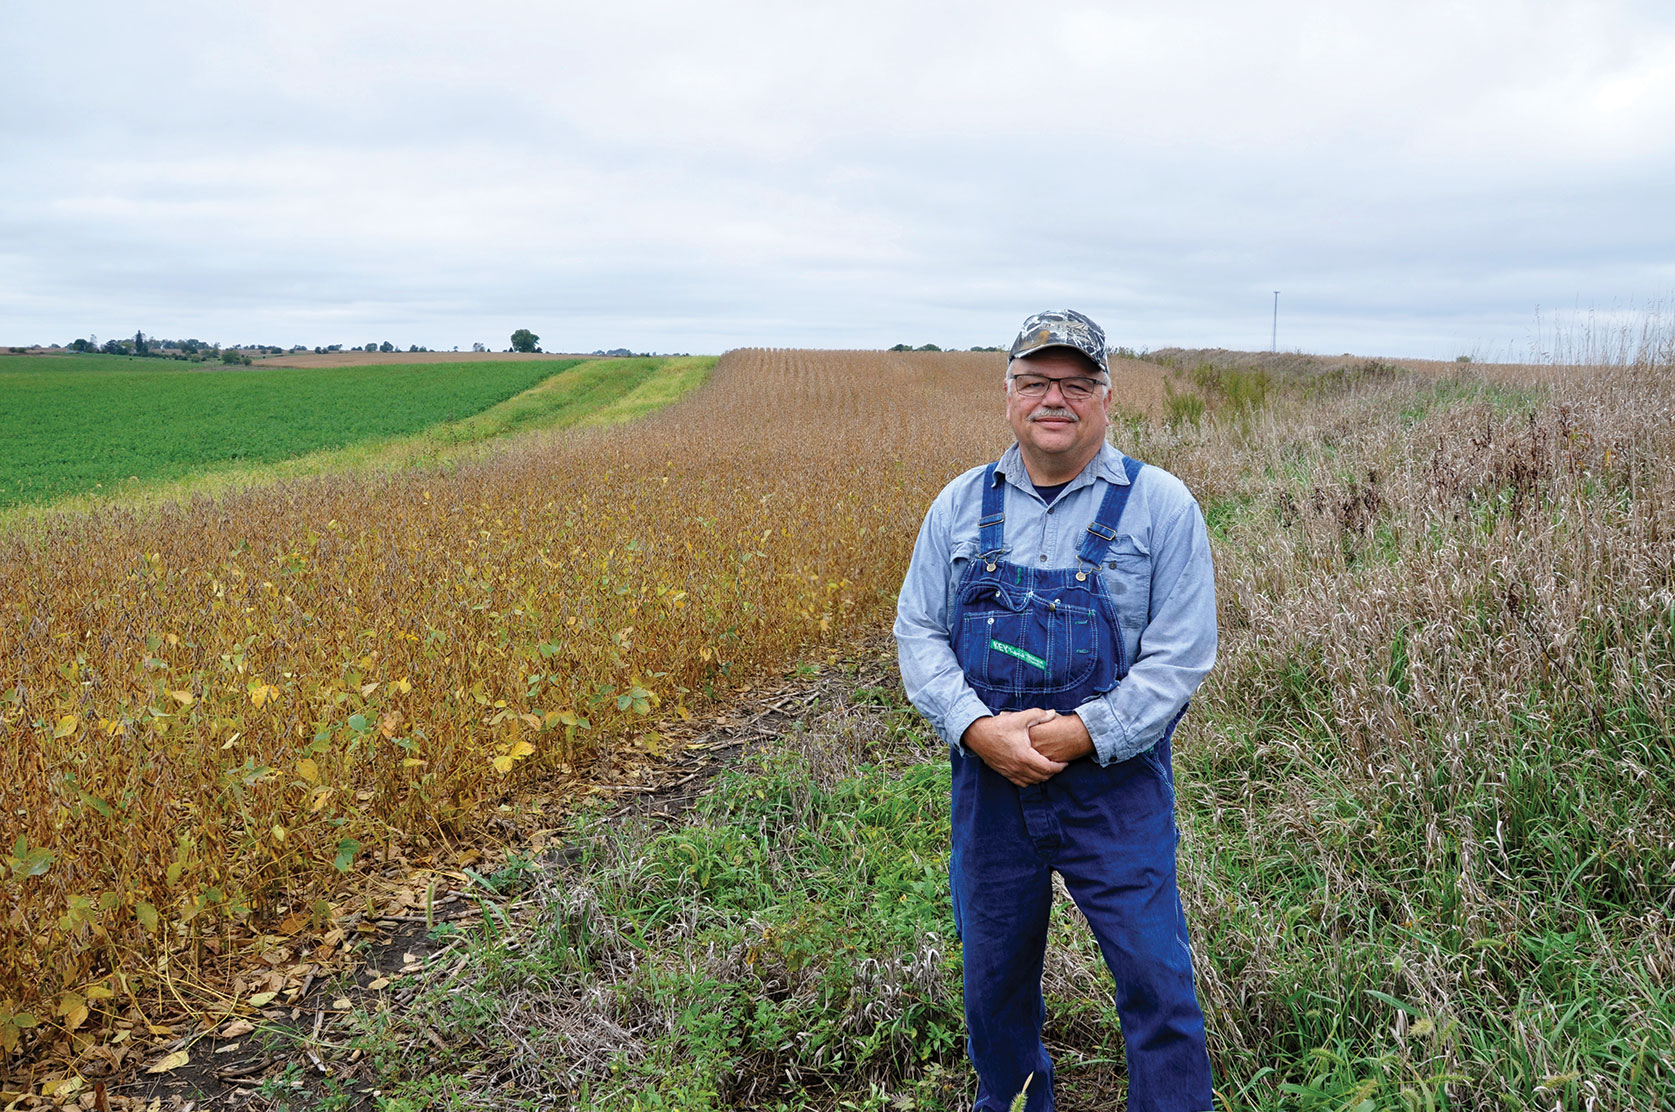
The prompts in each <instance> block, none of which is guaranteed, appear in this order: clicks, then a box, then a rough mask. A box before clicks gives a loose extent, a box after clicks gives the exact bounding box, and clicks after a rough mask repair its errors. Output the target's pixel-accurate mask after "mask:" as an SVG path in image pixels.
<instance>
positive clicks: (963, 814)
mask: <svg viewBox="0 0 1675 1112" xmlns="http://www.w3.org/2000/svg"><path fill="white" fill-rule="evenodd" d="M1141 466H1142V465H1141V464H1140V463H1139V462H1138V461H1136V460H1132V459H1129V458H1127V457H1126V456H1125V457H1124V458H1123V468H1124V470H1125V471H1126V472H1127V474H1128V479H1129V482H1128V484H1126V485H1123V484H1118V483H1113V484H1111V486H1110V489H1109V490H1108V491H1107V492H1106V494H1105V498H1104V500H1103V502H1102V503H1101V505H1100V507H1099V512H1098V514H1097V515H1096V516H1095V518H1094V522H1093V524H1092V525H1090V526H1089V527H1088V532H1087V536H1086V537H1085V538H1084V539H1083V541H1082V546H1081V549H1080V551H1079V552H1078V553H1077V566H1075V567H1070V568H1032V567H1026V566H1024V565H1022V564H1016V563H1012V562H1011V561H1008V560H1006V559H1004V554H1005V552H1006V551H1007V550H1006V547H1005V537H1004V530H1003V522H1004V521H1005V513H1004V505H1005V494H1006V484H1005V483H1004V482H996V479H995V465H994V464H991V465H990V466H989V469H988V471H987V472H986V473H985V475H984V485H983V513H982V517H981V519H980V521H979V523H978V529H979V532H978V550H979V551H978V554H977V556H976V557H974V558H973V559H972V560H971V562H970V564H969V565H967V567H966V570H965V573H964V575H963V577H962V578H961V580H960V583H959V586H958V588H957V592H956V602H955V606H954V612H953V625H952V634H953V640H954V654H955V657H956V658H957V659H958V660H959V662H960V666H961V667H962V668H963V669H964V670H965V677H966V681H967V682H968V683H970V684H971V686H972V687H973V688H974V689H975V690H976V692H977V695H978V697H979V698H980V699H982V700H983V702H984V703H985V704H986V705H987V706H988V708H989V710H990V711H992V712H995V713H1000V712H1002V711H1011V710H1026V709H1029V708H1031V707H1042V708H1045V709H1051V710H1056V711H1058V712H1059V713H1061V714H1068V713H1070V712H1072V711H1074V710H1075V709H1076V708H1077V707H1079V706H1081V705H1082V704H1083V703H1085V702H1087V701H1088V700H1089V699H1091V698H1093V697H1094V696H1095V695H1098V694H1100V693H1103V692H1106V691H1109V690H1110V689H1111V688H1112V687H1114V686H1115V685H1116V684H1117V682H1118V681H1119V680H1121V679H1122V677H1123V676H1125V675H1126V674H1127V673H1128V668H1129V665H1130V662H1129V661H1128V660H1126V659H1124V653H1123V647H1122V646H1123V641H1122V636H1121V632H1120V629H1119V627H1118V620H1117V612H1116V608H1115V606H1114V605H1113V604H1112V601H1111V598H1110V597H1109V595H1107V593H1106V590H1105V587H1104V586H1103V585H1102V583H1101V582H1100V576H1099V573H1098V569H1099V566H1100V563H1101V561H1103V560H1104V558H1105V555H1106V549H1107V546H1108V545H1109V544H1110V542H1111V539H1112V538H1113V537H1115V536H1116V532H1117V524H1118V522H1119V521H1120V520H1121V519H1122V513H1123V507H1124V506H1125V505H1126V504H1127V501H1128V495H1129V492H1130V491H1132V490H1133V487H1134V479H1135V476H1137V475H1138V474H1139V472H1140V468H1141ZM1176 720H1177V721H1179V718H1178V717H1177V719H1176ZM1173 732H1174V726H1173V724H1171V726H1170V728H1169V730H1168V731H1167V732H1166V733H1165V734H1164V736H1163V739H1162V740H1161V741H1159V742H1158V743H1157V745H1156V746H1154V747H1153V748H1152V749H1150V750H1148V751H1146V752H1145V753H1142V754H1141V755H1139V756H1137V757H1134V758H1133V759H1131V760H1127V761H1122V762H1120V763H1116V764H1112V765H1109V766H1104V767H1102V766H1100V765H1099V764H1097V763H1096V762H1095V761H1094V760H1093V759H1092V758H1091V757H1084V758H1081V759H1079V760H1075V761H1072V762H1070V764H1069V765H1067V766H1066V767H1065V769H1064V771H1063V772H1061V773H1059V774H1058V775H1057V776H1055V777H1053V778H1052V779H1050V780H1048V781H1047V782H1046V783H1043V784H1034V785H1031V786H1029V787H1026V788H1019V787H1017V786H1015V785H1014V784H1012V783H1011V782H1010V781H1008V780H1006V779H1005V778H1004V777H1002V776H1001V775H1000V774H999V773H997V772H994V771H993V770H991V769H990V768H989V767H988V765H986V764H984V763H983V761H982V760H981V759H980V758H979V757H977V756H976V755H975V754H973V755H970V756H962V755H961V754H960V753H958V752H954V753H953V766H954V792H953V855H952V857H951V859H950V862H949V874H950V879H951V882H952V886H953V894H954V923H955V927H956V929H957V930H958V931H959V932H960V938H961V941H962V942H963V948H964V957H965V1010H966V1027H967V1032H968V1046H969V1049H970V1052H971V1060H972V1063H973V1065H975V1066H976V1069H977V1075H978V1089H977V1098H978V1099H977V1107H978V1108H979V1109H994V1110H997V1112H1001V1110H1004V1109H1006V1108H1007V1107H1008V1105H1009V1103H1010V1102H1011V1100H1012V1098H1013V1097H1014V1096H1015V1095H1016V1094H1017V1093H1018V1091H1019V1090H1020V1089H1022V1088H1023V1085H1024V1080H1025V1078H1027V1077H1029V1076H1030V1075H1031V1074H1033V1075H1034V1079H1033V1080H1032V1081H1030V1083H1029V1102H1028V1105H1027V1107H1028V1109H1029V1110H1030V1112H1044V1110H1046V1109H1050V1108H1052V1107H1053V1097H1052V1069H1053V1067H1052V1062H1051V1061H1050V1060H1049V1059H1048V1057H1047V1051H1046V1048H1045V1047H1043V1046H1042V1044H1041V1024H1042V1021H1043V1019H1044V1017H1045V1007H1044V1005H1043V1003H1042V999H1041V971H1042V963H1043V958H1044V955H1045V952H1046V942H1047V916H1048V909H1049V907H1050V905H1051V903H1052V873H1053V871H1055V870H1056V871H1057V872H1058V873H1059V874H1060V875H1062V876H1063V877H1064V882H1065V886H1066V887H1067V888H1068V889H1069V891H1070V894H1071V896H1072V897H1073V898H1074V899H1075V901H1076V905H1077V906H1078V907H1080V908H1081V909H1082V911H1083V913H1084V914H1085V915H1086V916H1087V919H1088V923H1089V924H1090V925H1091V926H1092V928H1093V932H1094V937H1095V938H1096V939H1097V940H1098V942H1099V948H1100V952H1101V953H1102V954H1103V955H1104V957H1105V962H1106V964H1107V965H1108V966H1109V967H1110V969H1111V973H1112V975H1113V976H1114V977H1115V978H1116V1003H1117V1011H1118V1014H1119V1015H1120V1016H1121V1018H1122V1032H1123V1041H1124V1045H1125V1047H1126V1049H1127V1056H1126V1057H1127V1062H1128V1077H1129V1093H1128V1107H1129V1109H1130V1110H1131V1112H1203V1110H1205V1109H1208V1108H1210V1107H1211V1096H1210V1062H1209V1056H1208V1054H1207V1052H1206V1049H1205V1045H1204V1017H1203V1014H1202V1013H1201V1012H1200V1011H1199V1009H1198V1000H1197V997H1196V995H1195V994H1194V991H1193V983H1192V957H1191V953H1190V951H1189V950H1188V947H1187V935H1186V918H1185V916H1184V915H1183V914H1182V911H1181V902H1180V896H1179V893H1178V892H1177V891H1176V887H1175V843H1176V839H1177V832H1176V829H1175V812H1174V806H1175V790H1174V776H1173V773H1172V771H1171V768H1170V755H1169V735H1170V734H1171V733H1173Z"/></svg>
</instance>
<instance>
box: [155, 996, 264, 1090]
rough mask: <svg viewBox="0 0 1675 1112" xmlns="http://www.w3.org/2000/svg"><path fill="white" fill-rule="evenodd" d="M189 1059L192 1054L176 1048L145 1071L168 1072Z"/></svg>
mask: <svg viewBox="0 0 1675 1112" xmlns="http://www.w3.org/2000/svg"><path fill="white" fill-rule="evenodd" d="M251 999H252V1000H254V999H255V997H251ZM191 1060H192V1056H191V1055H190V1054H188V1053H186V1051H184V1050H177V1051H175V1052H174V1053H173V1054H170V1055H169V1056H167V1057H166V1058H164V1059H163V1060H162V1061H161V1062H158V1063H157V1064H156V1065H155V1066H152V1067H151V1068H150V1069H148V1070H146V1071H145V1072H146V1073H168V1072H169V1071H170V1070H177V1069H179V1068H180V1067H181V1066H184V1065H185V1064H186V1063H188V1062H190V1061H191Z"/></svg>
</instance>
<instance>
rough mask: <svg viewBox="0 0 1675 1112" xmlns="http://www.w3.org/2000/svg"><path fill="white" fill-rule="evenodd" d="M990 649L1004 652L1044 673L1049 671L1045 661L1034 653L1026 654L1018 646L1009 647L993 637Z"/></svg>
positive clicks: (990, 640)
mask: <svg viewBox="0 0 1675 1112" xmlns="http://www.w3.org/2000/svg"><path fill="white" fill-rule="evenodd" d="M989 648H991V649H994V650H995V651H996V652H1003V653H1005V654H1006V655H1007V656H1015V657H1017V658H1018V659H1019V660H1021V661H1023V662H1024V663H1025V664H1033V665H1035V666H1036V667H1037V668H1039V669H1041V670H1042V671H1043V672H1045V671H1046V670H1047V662H1046V661H1045V660H1042V659H1041V658H1040V657H1038V656H1036V655H1035V654H1034V653H1030V652H1025V651H1024V650H1023V649H1020V648H1019V647H1018V646H1016V645H1008V644H1007V643H1006V642H1005V641H996V640H995V639H994V638H993V637H991V638H989Z"/></svg>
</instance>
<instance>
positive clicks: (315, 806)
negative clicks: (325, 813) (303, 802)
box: [308, 788, 337, 814]
mask: <svg viewBox="0 0 1675 1112" xmlns="http://www.w3.org/2000/svg"><path fill="white" fill-rule="evenodd" d="M335 791H337V789H336V788H320V789H318V790H317V791H315V793H314V802H312V803H310V804H309V805H308V810H309V813H310V814H313V813H316V812H318V811H319V810H320V808H322V807H324V806H325V805H326V800H328V799H330V798H331V797H332V793H333V792H335Z"/></svg>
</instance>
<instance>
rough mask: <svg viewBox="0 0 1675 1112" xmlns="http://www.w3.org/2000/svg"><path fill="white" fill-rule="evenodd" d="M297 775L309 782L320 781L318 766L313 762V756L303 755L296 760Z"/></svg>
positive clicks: (315, 782)
mask: <svg viewBox="0 0 1675 1112" xmlns="http://www.w3.org/2000/svg"><path fill="white" fill-rule="evenodd" d="M297 775H298V776H301V777H302V778H303V779H304V780H307V781H308V782H309V783H310V784H318V783H319V782H320V766H319V765H317V764H315V763H314V758H313V757H304V758H303V759H302V760H300V761H298V762H297Z"/></svg>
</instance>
